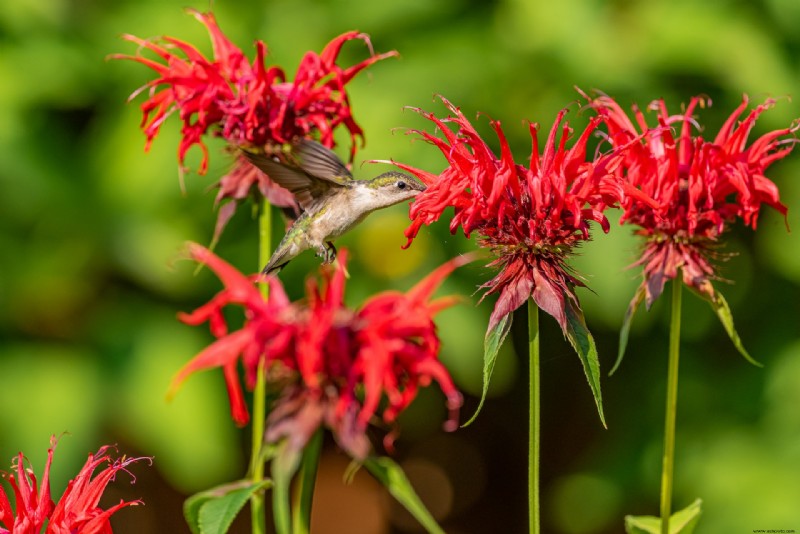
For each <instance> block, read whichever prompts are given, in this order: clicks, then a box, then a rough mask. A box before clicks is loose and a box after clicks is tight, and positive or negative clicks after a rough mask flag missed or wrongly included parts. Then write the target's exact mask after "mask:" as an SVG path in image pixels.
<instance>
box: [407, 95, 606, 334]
mask: <svg viewBox="0 0 800 534" xmlns="http://www.w3.org/2000/svg"><path fill="white" fill-rule="evenodd" d="M442 101H443V102H444V104H445V105H446V106H447V107H448V108H449V109H450V111H451V112H452V113H453V116H450V117H447V118H445V119H439V118H437V117H435V116H434V115H433V114H432V113H426V112H424V111H421V110H416V111H418V112H419V113H420V114H422V115H423V116H424V117H425V118H427V119H429V120H431V121H432V122H433V123H434V124H436V126H437V127H438V128H439V129H440V130H441V132H442V135H443V136H444V139H442V138H439V137H436V136H435V135H432V134H430V133H427V132H419V131H414V133H417V134H419V135H421V136H422V137H423V138H424V139H426V140H427V141H429V142H430V143H432V144H434V145H436V146H437V147H439V149H440V150H441V151H442V153H443V154H444V156H445V157H446V158H447V162H448V164H449V166H448V167H447V168H446V169H445V170H444V171H443V172H442V173H441V174H440V175H438V176H436V175H433V174H430V173H427V172H425V171H422V170H419V169H415V168H413V167H410V166H408V165H403V164H397V165H398V167H400V168H402V169H404V170H407V171H409V172H411V173H414V174H415V175H416V176H418V177H419V178H420V179H421V180H422V181H423V182H425V183H426V185H427V186H428V188H427V189H426V190H425V191H424V192H422V193H420V194H419V195H418V196H417V198H416V199H415V201H414V203H413V204H412V205H411V212H410V215H411V218H412V220H413V222H412V224H411V226H410V227H409V228H408V229H407V230H406V235H407V236H408V238H409V243H410V242H411V241H412V240H413V238H414V237H415V236H416V235H417V232H418V231H419V229H420V227H421V226H422V225H423V224H430V223H432V222H433V221H436V220H437V219H438V218H439V217H440V216H441V215H442V213H443V211H444V210H445V209H446V208H448V207H451V206H452V207H454V208H455V215H454V217H453V219H452V221H451V222H450V230H451V232H455V231H456V229H457V228H458V227H459V226H460V227H461V228H462V229H463V231H464V233H465V235H467V236H469V234H471V233H472V232H473V231H476V232H478V234H479V236H480V244H481V246H483V247H487V248H489V249H490V250H491V251H492V252H493V253H494V254H495V256H496V257H497V259H496V260H495V261H493V262H492V263H491V264H490V265H491V266H494V267H498V268H499V270H500V273H499V274H498V275H497V276H496V277H495V278H494V279H492V280H491V281H489V282H487V283H486V284H485V285H484V286H483V287H485V288H487V289H488V293H487V294H491V293H500V296H499V298H498V300H497V303H496V305H495V308H494V311H493V313H492V316H491V318H490V322H489V330H490V331H491V330H492V329H493V328H494V327H495V326H496V325H498V324H499V323H500V321H501V320H502V319H503V318H504V317H505V316H507V315H508V314H510V313H511V312H513V311H514V310H515V309H517V308H518V307H519V306H521V305H522V304H523V303H524V302H525V301H526V300H527V299H528V298H529V297H532V298H533V299H534V300H535V301H536V304H537V305H538V306H539V307H540V308H542V309H543V310H545V311H546V312H547V313H549V314H550V315H552V316H553V317H555V319H556V320H557V321H558V323H559V324H560V325H561V328H562V329H563V330H564V332H565V333H566V332H567V329H568V324H567V323H568V319H567V315H568V313H569V311H576V312H577V310H579V303H578V298H577V296H576V295H575V293H574V291H573V288H574V287H575V286H583V285H584V284H583V283H582V282H581V281H580V280H578V279H577V278H576V277H575V276H573V274H572V273H571V271H570V269H569V267H568V266H567V265H566V263H565V258H566V257H567V256H568V255H569V254H570V252H571V251H572V249H573V248H574V247H575V246H577V245H579V244H580V243H581V242H582V241H585V240H587V239H589V222H590V221H595V222H597V223H599V224H600V225H601V227H602V228H603V229H604V230H605V231H608V220H607V219H606V217H605V215H603V213H602V211H603V209H604V208H605V207H606V206H607V205H610V204H613V203H614V202H616V198H617V197H618V196H619V195H620V194H621V193H620V192H619V191H618V185H617V184H616V183H615V181H614V180H612V179H611V178H612V176H611V174H610V173H611V171H612V170H613V168H614V166H615V165H616V164H617V163H618V161H619V159H620V157H619V156H618V155H617V154H612V155H609V156H601V157H599V158H598V159H597V160H595V161H587V160H586V143H587V141H588V139H589V136H590V135H591V133H592V132H593V131H594V130H595V128H596V127H597V125H598V124H599V122H600V120H599V119H596V118H595V119H593V120H591V121H590V123H589V125H588V127H587V128H586V130H584V131H583V133H581V135H580V136H579V137H578V140H577V141H576V142H575V144H574V146H573V147H572V148H570V149H567V148H566V142H567V139H568V137H569V135H570V133H571V130H570V129H569V126H568V124H567V123H566V122H564V116H565V114H566V110H562V111H561V112H560V113H559V114H558V117H557V119H556V121H555V124H554V125H553V127H552V129H551V130H550V134H549V135H548V137H547V141H546V142H545V146H544V152H543V153H542V154H541V155H540V154H539V146H538V140H537V128H538V127H537V125H535V124H531V125H530V132H531V139H532V154H531V157H530V164H529V167H525V166H523V165H519V164H517V163H515V162H514V159H513V156H512V154H511V151H510V149H509V146H508V142H507V141H506V138H505V135H504V133H503V130H502V129H501V128H500V123H499V122H498V121H491V123H490V124H491V126H492V128H493V129H494V131H495V132H496V133H497V136H498V139H499V142H500V156H499V157H498V156H496V155H495V154H494V152H492V150H491V149H490V148H489V146H488V145H487V144H486V143H485V142H484V141H483V140H482V139H481V138H480V136H479V135H478V133H477V132H476V131H475V129H474V127H473V126H472V125H471V124H470V122H469V121H468V120H467V119H466V117H464V115H463V114H462V113H461V112H460V111H459V109H458V108H456V107H455V106H453V105H452V104H451V103H450V102H448V101H447V100H446V99H444V98H442ZM449 122H452V123H455V125H456V126H457V127H458V128H457V132H453V131H452V130H451V129H450V128H448V127H447V125H446V123H449ZM559 133H560V134H561V135H560V138H559Z"/></svg>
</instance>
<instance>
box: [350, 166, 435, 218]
mask: <svg viewBox="0 0 800 534" xmlns="http://www.w3.org/2000/svg"><path fill="white" fill-rule="evenodd" d="M361 183H362V184H364V187H363V189H362V191H365V192H367V196H368V200H367V199H366V198H365V201H366V202H367V204H369V207H370V210H372V209H378V208H385V207H387V206H391V205H393V204H397V203H398V202H402V201H404V200H408V199H410V198H414V197H415V196H417V195H418V194H419V193H420V192H422V191H425V187H426V186H425V184H423V183H422V182H421V181H419V179H417V178H415V177H413V176H410V175H408V174H404V173H402V172H397V171H389V172H385V173H383V174H381V175H380V176H378V177H376V178H373V179H372V180H368V181H366V182H361Z"/></svg>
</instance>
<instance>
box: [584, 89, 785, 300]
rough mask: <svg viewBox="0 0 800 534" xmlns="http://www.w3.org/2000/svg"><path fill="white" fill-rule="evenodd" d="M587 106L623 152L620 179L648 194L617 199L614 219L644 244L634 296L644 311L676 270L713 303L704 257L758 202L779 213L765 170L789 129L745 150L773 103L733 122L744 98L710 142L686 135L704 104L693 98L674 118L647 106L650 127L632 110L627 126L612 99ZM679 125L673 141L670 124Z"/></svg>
mask: <svg viewBox="0 0 800 534" xmlns="http://www.w3.org/2000/svg"><path fill="white" fill-rule="evenodd" d="M587 98H588V97H587ZM589 101H590V104H591V106H592V107H593V108H594V109H595V110H596V111H597V113H598V115H599V116H600V117H601V118H602V119H603V121H604V122H605V123H606V124H607V126H608V130H609V137H610V140H611V142H612V144H613V146H616V147H618V146H626V147H628V150H626V151H625V153H624V156H625V158H624V163H623V165H622V166H621V168H620V171H621V173H622V174H623V176H622V179H623V180H624V181H625V182H626V184H627V185H628V186H629V187H631V186H632V187H633V188H635V189H638V190H640V191H641V192H642V193H644V194H645V195H646V196H647V197H649V199H648V201H647V202H644V201H642V200H641V197H639V198H637V197H633V196H630V195H623V198H622V200H621V202H620V204H621V206H622V208H623V209H624V211H625V212H624V215H623V216H622V220H621V222H627V223H630V224H635V225H637V226H639V227H640V229H639V230H638V233H639V234H641V235H642V236H644V237H645V238H646V239H647V244H646V247H645V251H644V254H643V256H642V258H641V259H640V260H639V261H638V262H637V263H638V264H641V265H643V266H644V282H643V284H642V287H641V288H640V290H639V294H641V292H644V294H645V296H646V303H647V306H648V307H649V306H650V305H651V304H652V303H653V302H654V301H655V299H656V298H658V296H659V295H660V294H661V293H662V291H663V289H664V284H665V282H666V281H667V280H671V279H673V278H675V277H676V276H677V274H678V269H682V271H683V281H684V283H685V284H686V285H687V286H689V287H690V288H692V289H694V290H696V291H698V292H699V293H700V294H703V295H705V296H706V297H707V298H709V299H711V300H713V299H714V289H713V287H712V286H711V282H710V280H711V279H714V278H715V270H714V266H713V265H712V264H711V261H710V260H711V258H713V247H714V246H715V245H716V243H717V241H718V239H719V237H720V235H721V234H722V233H723V232H724V230H725V227H726V225H727V224H728V223H730V222H732V221H734V220H735V219H736V218H738V217H741V218H742V220H743V221H744V223H745V224H746V225H748V226H751V227H752V228H753V229H755V227H756V222H757V220H758V214H759V210H760V208H761V205H762V204H767V205H769V206H772V207H773V208H775V209H776V210H778V211H779V212H780V213H782V214H784V215H785V214H786V206H784V205H783V204H781V202H780V199H779V194H778V188H777V186H776V185H775V184H774V183H773V182H772V181H770V180H769V179H768V178H767V177H766V176H765V172H766V169H767V167H769V166H770V165H771V164H772V163H774V162H775V161H777V160H779V159H781V158H783V157H785V156H786V155H787V154H789V152H791V150H792V148H793V146H794V143H795V139H785V138H784V137H785V136H787V135H788V134H790V133H792V131H793V129H792V128H784V129H781V130H775V131H772V132H769V133H767V134H764V135H763V136H761V137H760V138H758V139H757V140H755V141H754V142H753V143H751V144H750V145H749V146H748V145H747V140H748V136H749V134H750V131H751V130H752V129H753V126H754V125H755V122H756V119H758V117H759V115H761V113H763V112H764V111H765V110H766V109H768V108H769V107H771V106H772V104H773V103H774V102H773V101H772V100H768V101H766V102H765V103H764V104H761V105H759V106H757V107H756V108H755V109H753V110H751V111H750V112H749V114H748V115H747V116H746V117H745V118H744V119H743V120H740V117H741V115H742V113H744V111H745V110H746V109H747V106H748V100H747V98H744V100H743V102H742V104H741V105H740V106H739V107H738V108H736V110H735V111H734V112H733V113H732V114H731V115H730V117H729V118H728V119H727V120H726V121H725V124H724V125H723V126H722V129H721V130H720V131H719V133H718V134H717V136H716V137H715V138H714V140H713V141H706V140H705V139H703V138H702V137H701V136H699V135H698V136H692V132H691V130H692V126H693V125H694V126H697V124H696V122H695V121H694V118H693V117H692V114H693V112H694V111H695V109H696V108H697V107H698V106H700V107H703V106H705V104H706V102H705V101H704V100H703V99H701V98H699V97H695V98H693V99H691V101H690V102H689V105H688V106H687V108H686V110H685V111H684V112H683V113H682V114H680V115H670V114H669V113H668V112H667V109H666V106H665V104H664V102H663V101H662V100H659V101H656V102H653V103H652V104H651V105H650V106H649V109H651V110H654V111H656V113H657V119H658V125H657V126H656V127H655V128H650V127H648V126H647V123H646V121H645V118H644V114H643V113H642V112H641V110H639V109H638V108H637V107H635V106H634V108H633V117H634V119H635V124H634V122H633V121H631V119H630V118H629V117H628V115H626V114H625V112H624V111H623V110H622V108H621V107H620V106H619V104H617V103H616V102H615V101H614V100H613V99H611V98H609V97H607V96H599V97H597V98H594V99H589ZM678 124H679V125H680V132H679V133H678V136H677V138H676V137H675V136H674V134H673V130H672V127H673V125H678ZM636 140H638V141H636ZM637 298H639V297H638V296H637Z"/></svg>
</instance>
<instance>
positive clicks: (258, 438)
mask: <svg viewBox="0 0 800 534" xmlns="http://www.w3.org/2000/svg"><path fill="white" fill-rule="evenodd" d="M271 235H272V218H271V213H270V205H269V202H267V201H266V200H264V202H263V204H262V205H261V209H260V213H259V217H258V268H259V269H261V268H262V267H263V266H264V265H266V264H267V262H268V261H269V257H270V254H271V253H272V243H271V242H270V241H271V239H270V238H271ZM261 294H262V295H264V298H265V299H266V298H267V297H268V296H269V286H268V285H267V284H266V283H263V284H261ZM266 375H267V372H266V369H265V367H264V361H263V360H262V361H260V362H259V364H258V371H257V372H256V386H255V388H254V389H253V427H252V431H253V434H252V448H251V453H250V454H251V456H250V480H252V481H253V482H254V483H257V482H261V481H262V480H263V479H264V460H263V459H262V457H261V456H262V455H261V450H262V446H263V444H264V422H265V420H266V418H267V376H266ZM250 513H251V515H250V517H251V519H252V525H253V526H252V532H253V534H266V532H267V523H266V521H267V520H266V510H265V507H264V492H263V491H256V492H255V493H253V495H252V496H251V497H250Z"/></svg>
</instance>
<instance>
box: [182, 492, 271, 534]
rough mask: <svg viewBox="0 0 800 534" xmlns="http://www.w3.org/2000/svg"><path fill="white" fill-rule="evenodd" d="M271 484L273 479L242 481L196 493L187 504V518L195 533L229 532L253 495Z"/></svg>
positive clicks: (214, 533) (190, 527)
mask: <svg viewBox="0 0 800 534" xmlns="http://www.w3.org/2000/svg"><path fill="white" fill-rule="evenodd" d="M271 484H272V482H271V481H270V480H262V481H261V482H258V483H253V482H252V481H250V480H238V481H236V482H230V483H228V484H223V485H221V486H217V487H216V488H212V489H210V490H206V491H202V492H200V493H196V494H194V495H192V496H191V497H189V498H188V499H186V501H185V502H184V503H183V516H184V517H185V518H186V523H187V524H188V525H189V529H190V530H191V531H192V534H221V533H224V532H227V530H228V528H230V526H231V523H232V522H233V520H234V519H235V518H236V516H237V515H238V514H239V512H240V511H241V509H242V507H244V505H245V503H246V502H247V500H248V499H249V498H250V496H251V495H252V494H253V493H255V492H256V491H260V490H262V489H265V488H267V487H269V486H270V485H271Z"/></svg>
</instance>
